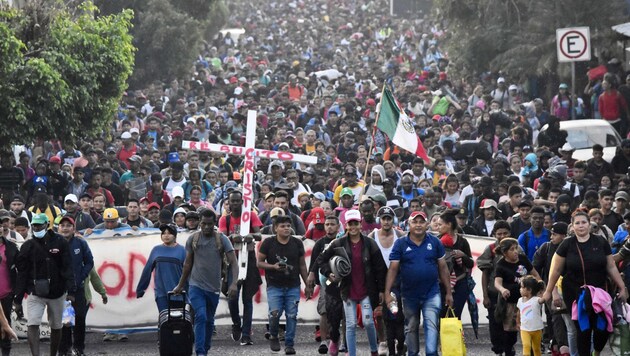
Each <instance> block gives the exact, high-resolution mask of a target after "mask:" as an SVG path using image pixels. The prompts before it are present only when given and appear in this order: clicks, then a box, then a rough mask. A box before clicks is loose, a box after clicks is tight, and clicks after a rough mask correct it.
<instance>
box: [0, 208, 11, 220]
mask: <svg viewBox="0 0 630 356" xmlns="http://www.w3.org/2000/svg"><path fill="white" fill-rule="evenodd" d="M10 217H11V214H10V213H9V211H8V210H6V209H1V210H0V220H4V219H9V218H10Z"/></svg>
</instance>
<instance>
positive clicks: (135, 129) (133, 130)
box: [129, 127, 140, 135]
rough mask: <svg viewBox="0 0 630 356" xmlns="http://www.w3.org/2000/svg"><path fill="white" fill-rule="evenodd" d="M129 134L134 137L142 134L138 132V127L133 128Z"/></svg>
mask: <svg viewBox="0 0 630 356" xmlns="http://www.w3.org/2000/svg"><path fill="white" fill-rule="evenodd" d="M129 133H130V134H132V135H133V134H140V130H138V128H137V127H132V128H131V129H130V130H129Z"/></svg>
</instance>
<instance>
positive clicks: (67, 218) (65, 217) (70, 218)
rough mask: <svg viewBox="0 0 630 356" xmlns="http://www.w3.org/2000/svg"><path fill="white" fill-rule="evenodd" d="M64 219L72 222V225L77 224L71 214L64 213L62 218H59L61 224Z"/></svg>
mask: <svg viewBox="0 0 630 356" xmlns="http://www.w3.org/2000/svg"><path fill="white" fill-rule="evenodd" d="M64 221H67V222H69V223H70V224H72V226H74V225H75V223H74V219H73V218H72V217H71V216H69V215H64V217H62V218H61V220H59V225H61V223H62V222H64Z"/></svg>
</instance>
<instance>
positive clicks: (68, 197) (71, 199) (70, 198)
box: [63, 194, 79, 204]
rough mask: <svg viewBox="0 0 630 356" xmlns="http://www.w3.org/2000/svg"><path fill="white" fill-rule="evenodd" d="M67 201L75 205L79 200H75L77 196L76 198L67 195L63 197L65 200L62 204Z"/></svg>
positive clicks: (72, 195)
mask: <svg viewBox="0 0 630 356" xmlns="http://www.w3.org/2000/svg"><path fill="white" fill-rule="evenodd" d="M68 200H69V201H71V202H73V203H75V204H76V203H78V202H79V199H78V198H77V196H76V195H74V194H68V195H66V197H65V198H63V201H64V202H66V201H68Z"/></svg>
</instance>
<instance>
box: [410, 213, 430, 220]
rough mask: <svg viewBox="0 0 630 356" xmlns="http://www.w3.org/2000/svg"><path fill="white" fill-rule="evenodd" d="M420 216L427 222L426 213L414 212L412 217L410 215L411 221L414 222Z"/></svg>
mask: <svg viewBox="0 0 630 356" xmlns="http://www.w3.org/2000/svg"><path fill="white" fill-rule="evenodd" d="M418 216H419V217H421V218H422V219H423V220H424V221H427V214H425V213H424V211H414V212H413V213H411V215H409V220H413V219H415V218H417V217H418Z"/></svg>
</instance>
